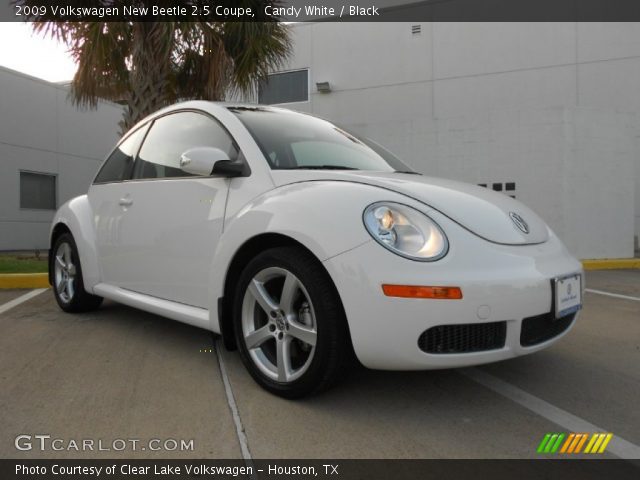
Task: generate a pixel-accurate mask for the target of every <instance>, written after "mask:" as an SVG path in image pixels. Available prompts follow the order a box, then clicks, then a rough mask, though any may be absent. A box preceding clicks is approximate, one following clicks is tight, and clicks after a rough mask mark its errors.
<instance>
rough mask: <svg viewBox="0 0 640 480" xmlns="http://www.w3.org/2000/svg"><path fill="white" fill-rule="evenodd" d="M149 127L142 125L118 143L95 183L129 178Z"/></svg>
mask: <svg viewBox="0 0 640 480" xmlns="http://www.w3.org/2000/svg"><path fill="white" fill-rule="evenodd" d="M147 128H148V125H145V126H144V127H140V128H139V129H138V130H136V131H135V132H133V133H132V134H131V135H129V137H127V139H126V140H125V141H124V142H122V143H121V144H120V145H118V148H116V149H115V150H114V151H113V153H112V154H111V155H110V156H109V158H107V160H106V161H105V162H104V164H103V165H102V168H101V169H100V171H99V172H98V175H97V176H96V179H95V180H94V183H105V182H120V181H122V180H127V179H128V178H129V175H130V174H131V169H132V168H133V157H134V156H135V154H136V152H137V151H138V147H139V146H140V142H142V139H143V138H144V134H145V132H146V131H147Z"/></svg>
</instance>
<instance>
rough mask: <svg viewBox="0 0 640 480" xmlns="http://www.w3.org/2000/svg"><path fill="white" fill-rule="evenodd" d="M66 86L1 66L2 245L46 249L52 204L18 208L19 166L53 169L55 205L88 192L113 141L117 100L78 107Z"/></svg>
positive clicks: (5, 247)
mask: <svg viewBox="0 0 640 480" xmlns="http://www.w3.org/2000/svg"><path fill="white" fill-rule="evenodd" d="M67 95H68V88H67V87H62V86H59V85H55V84H51V83H49V82H45V81H43V80H39V79H36V78H33V77H30V76H27V75H23V74H21V73H18V72H14V71H12V70H8V69H5V68H1V67H0V250H26V249H46V248H48V245H47V235H48V230H49V225H50V222H51V219H52V217H53V213H54V212H53V211H50V210H28V209H21V208H20V170H28V171H33V172H42V173H50V174H55V175H57V190H58V206H60V205H62V204H63V203H64V202H66V201H67V200H68V199H70V198H72V197H74V196H76V195H80V194H82V193H86V191H87V188H88V186H89V183H90V182H91V180H92V179H93V176H94V175H95V173H96V172H97V169H98V166H99V165H100V163H101V162H102V160H103V159H104V157H105V156H106V155H107V154H108V153H109V151H110V150H111V148H113V146H114V145H115V142H116V141H117V138H118V135H117V131H118V125H117V124H118V120H119V119H120V116H121V109H120V107H119V106H117V105H114V104H110V103H101V104H100V105H99V107H98V109H97V110H95V111H80V110H78V109H76V107H74V106H72V105H71V104H70V103H69V101H68V100H67Z"/></svg>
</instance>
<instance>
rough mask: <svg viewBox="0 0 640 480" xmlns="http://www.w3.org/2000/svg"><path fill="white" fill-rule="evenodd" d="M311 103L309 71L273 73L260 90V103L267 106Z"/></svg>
mask: <svg viewBox="0 0 640 480" xmlns="http://www.w3.org/2000/svg"><path fill="white" fill-rule="evenodd" d="M307 101H309V70H306V69H305V70H294V71H291V72H282V73H273V74H271V75H269V77H268V80H267V81H266V82H264V83H263V84H261V85H260V87H259V88H258V102H259V103H262V104H265V105H273V104H275V103H293V102H307Z"/></svg>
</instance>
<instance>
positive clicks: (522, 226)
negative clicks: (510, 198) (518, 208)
mask: <svg viewBox="0 0 640 480" xmlns="http://www.w3.org/2000/svg"><path fill="white" fill-rule="evenodd" d="M509 216H510V217H511V220H512V221H513V223H514V224H515V226H516V227H518V230H520V231H521V232H522V233H529V225H527V222H525V221H524V219H523V218H522V217H521V216H520V215H518V214H517V213H516V212H509Z"/></svg>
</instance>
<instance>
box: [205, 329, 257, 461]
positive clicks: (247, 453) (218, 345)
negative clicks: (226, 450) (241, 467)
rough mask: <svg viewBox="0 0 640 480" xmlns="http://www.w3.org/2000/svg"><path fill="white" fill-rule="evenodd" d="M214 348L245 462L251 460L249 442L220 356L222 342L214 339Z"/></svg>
mask: <svg viewBox="0 0 640 480" xmlns="http://www.w3.org/2000/svg"><path fill="white" fill-rule="evenodd" d="M214 348H215V350H216V355H217V356H218V365H219V366H220V374H221V375H222V382H223V383H224V391H225V393H226V394H227V403H228V404H229V409H230V410H231V416H232V417H233V423H234V424H235V426H236V435H237V436H238V442H239V443H240V450H241V451H242V458H243V459H244V460H245V463H247V462H251V463H253V460H252V459H251V452H250V451H249V442H248V440H247V436H246V435H245V433H244V427H243V426H242V420H241V419H240V413H239V412H238V405H237V404H236V399H235V397H234V396H233V390H231V382H229V376H228V375H227V368H226V367H225V364H224V359H223V358H222V353H221V352H222V349H223V348H224V347H223V346H222V342H221V341H220V340H216V341H215V343H214Z"/></svg>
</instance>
